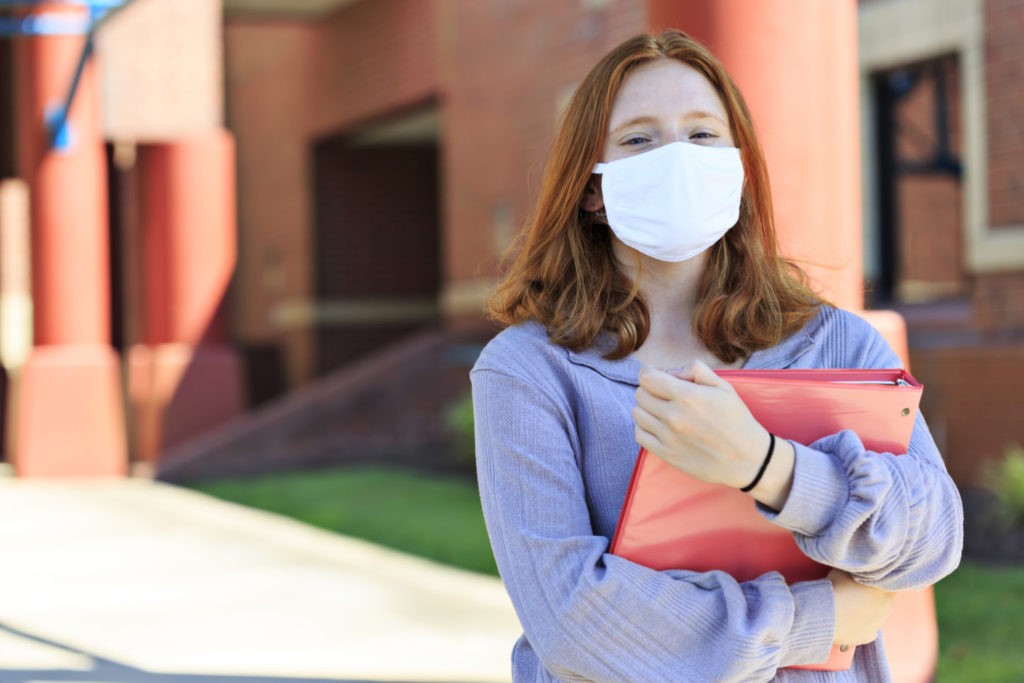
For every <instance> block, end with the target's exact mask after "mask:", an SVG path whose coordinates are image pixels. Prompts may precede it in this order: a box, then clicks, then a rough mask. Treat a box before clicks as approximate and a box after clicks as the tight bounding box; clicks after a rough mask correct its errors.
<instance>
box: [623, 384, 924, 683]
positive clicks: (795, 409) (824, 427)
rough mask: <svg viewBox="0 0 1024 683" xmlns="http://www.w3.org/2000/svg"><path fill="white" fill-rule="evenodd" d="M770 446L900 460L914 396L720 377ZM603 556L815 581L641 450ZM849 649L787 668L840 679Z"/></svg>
mask: <svg viewBox="0 0 1024 683" xmlns="http://www.w3.org/2000/svg"><path fill="white" fill-rule="evenodd" d="M717 374H718V375H719V376H721V377H722V378H724V379H726V380H728V381H729V383H730V384H732V385H733V387H734V388H735V389H736V392H737V393H738V394H739V395H740V398H742V399H743V402H744V403H745V404H746V405H747V408H748V409H749V410H750V412H751V413H752V414H753V416H754V418H756V419H757V421H758V422H760V423H761V425H763V426H764V428H765V429H767V430H768V431H770V432H772V433H774V434H775V435H776V436H778V437H781V438H784V439H791V440H793V441H796V442H798V443H802V444H809V443H812V442H813V441H816V440H817V439H819V438H821V437H823V436H828V435H830V434H835V433H836V432H839V431H842V430H844V429H851V430H853V431H854V432H855V433H856V434H857V435H858V436H859V437H860V438H861V441H863V443H864V445H865V447H866V448H868V449H869V450H872V451H876V452H880V453H892V454H895V455H899V454H902V453H906V451H907V445H908V444H909V442H910V434H911V432H912V431H913V429H914V418H915V416H916V414H917V409H918V405H919V403H920V400H921V392H922V386H921V385H920V384H919V383H918V382H917V380H915V379H914V378H913V377H911V376H910V374H909V373H907V372H906V371H905V370H900V369H883V370H720V371H718V373H717ZM611 552H612V553H614V554H615V555H619V556H621V557H624V558H626V559H628V560H632V561H633V562H637V563H638V564H642V565H644V566H647V567H651V568H652V569H659V570H662V569H689V570H693V571H712V570H716V569H718V570H722V571H725V572H728V573H729V574H730V575H732V576H733V577H734V578H735V579H736V580H738V581H748V580H751V579H753V578H756V577H757V576H760V575H761V574H764V573H765V572H768V571H772V570H775V571H778V572H780V573H781V574H782V575H783V576H784V577H785V579H786V581H787V582H788V583H795V582H797V581H806V580H811V579H820V578H823V577H824V576H825V575H826V574H827V573H828V571H829V567H826V566H824V565H821V564H818V563H817V562H814V561H813V560H811V559H810V558H808V557H807V556H806V555H804V554H803V553H802V552H801V551H800V549H799V547H798V546H797V545H796V541H794V540H793V536H792V534H791V533H790V532H789V531H787V530H786V529H784V528H782V527H780V526H777V525H775V524H772V523H771V522H769V521H768V520H766V519H765V518H764V517H763V516H761V514H760V513H759V512H758V511H757V510H756V509H755V502H754V499H753V498H751V497H750V496H748V495H747V494H745V493H742V492H740V491H738V490H736V489H733V488H729V487H726V486H722V485H719V484H709V483H707V482H703V481H700V480H698V479H694V478H693V477H690V476H689V475H687V474H684V473H683V472H681V471H680V470H678V469H676V468H675V467H672V466H671V465H669V464H668V463H666V462H665V461H664V460H662V459H661V458H658V457H656V456H653V455H651V454H649V453H647V451H646V450H643V449H641V451H640V455H639V457H638V458H637V462H636V466H635V468H634V470H633V478H632V481H630V484H629V490H628V492H627V493H626V500H625V502H624V504H623V506H622V513H621V514H620V516H619V523H618V527H617V528H616V530H615V537H614V538H613V539H612V545H611ZM852 661H853V648H849V649H848V650H847V651H846V652H840V651H839V648H838V647H833V648H832V654H831V656H830V657H829V659H828V660H827V661H825V662H821V663H818V664H813V665H805V666H800V667H795V668H802V669H819V670H826V671H842V670H845V669H848V668H849V667H850V664H851V662H852Z"/></svg>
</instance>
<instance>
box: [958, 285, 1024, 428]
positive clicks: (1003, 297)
mask: <svg viewBox="0 0 1024 683" xmlns="http://www.w3.org/2000/svg"><path fill="white" fill-rule="evenodd" d="M971 303H972V306H973V309H974V323H975V325H976V326H977V327H979V328H980V329H982V330H986V331H990V332H995V331H1010V330H1017V331H1021V330H1024V273H988V274H984V275H979V276H977V277H976V278H975V281H974V290H973V297H972V301H971ZM1022 395H1024V392H1022ZM1019 403H1021V404H1022V408H1024V400H1020V401H1019ZM1021 412H1022V413H1024V410H1022V411H1021Z"/></svg>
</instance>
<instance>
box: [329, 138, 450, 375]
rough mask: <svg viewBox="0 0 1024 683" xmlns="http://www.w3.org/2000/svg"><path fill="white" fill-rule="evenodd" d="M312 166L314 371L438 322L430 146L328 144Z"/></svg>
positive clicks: (434, 156) (433, 148)
mask: <svg viewBox="0 0 1024 683" xmlns="http://www.w3.org/2000/svg"><path fill="white" fill-rule="evenodd" d="M314 168H315V174H316V204H315V209H316V241H315V245H316V247H315V248H316V254H315V255H314V263H315V267H316V284H315V292H316V298H317V300H316V304H315V307H314V315H315V321H316V326H317V332H316V340H317V371H318V374H323V373H326V372H329V371H331V370H333V369H335V368H337V367H339V366H341V365H343V364H345V363H347V362H349V361H351V360H353V359H355V358H358V357H359V356H361V355H363V354H366V353H368V352H371V351H374V350H377V349H380V348H381V347H383V346H384V345H386V344H388V343H391V342H394V341H396V340H398V339H400V338H402V337H403V336H406V335H408V334H409V333H411V332H413V331H415V330H418V329H421V328H423V327H427V326H431V325H434V324H436V323H437V321H438V319H439V312H438V306H437V299H438V292H439V289H440V284H441V272H440V234H439V229H438V191H439V188H438V185H439V183H438V150H437V144H436V142H434V141H429V142H416V143H409V142H383V143H377V144H366V145H361V144H358V143H356V142H354V141H353V139H352V138H351V137H340V138H334V139H330V140H327V141H324V142H321V143H319V144H317V145H316V147H315V150H314Z"/></svg>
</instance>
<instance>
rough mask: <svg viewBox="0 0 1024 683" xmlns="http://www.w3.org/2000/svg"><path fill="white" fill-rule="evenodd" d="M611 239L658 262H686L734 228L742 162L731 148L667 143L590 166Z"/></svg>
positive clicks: (738, 204)
mask: <svg viewBox="0 0 1024 683" xmlns="http://www.w3.org/2000/svg"><path fill="white" fill-rule="evenodd" d="M594 173H600V174H602V176H603V177H602V179H601V194H602V196H603V198H604V207H605V211H606V213H607V214H608V224H609V225H610V226H611V228H612V231H613V232H614V233H615V236H616V237H618V238H619V239H620V240H622V242H624V243H625V244H627V245H629V246H630V247H632V248H634V249H636V250H637V251H639V252H640V253H642V254H647V255H648V256H650V257H651V258H654V259H657V260H659V261H672V262H678V261H685V260H686V259H688V258H691V257H693V256H696V255H697V254H699V253H701V252H702V251H704V250H705V249H707V248H708V247H710V246H711V245H713V244H714V243H715V242H717V241H718V240H719V239H721V237H722V235H724V234H725V233H726V232H728V231H729V228H731V227H732V226H734V225H736V221H738V220H739V217H740V198H741V196H742V192H743V162H742V160H741V159H740V151H739V150H738V149H737V148H735V147H706V146H703V145H697V144H693V143H689V142H671V143H669V144H667V145H662V146H661V147H658V148H656V149H652V150H651V151H649V152H644V153H643V154H637V155H636V156H631V157H626V158H625V159H618V160H616V161H611V162H608V163H606V164H597V165H596V166H594Z"/></svg>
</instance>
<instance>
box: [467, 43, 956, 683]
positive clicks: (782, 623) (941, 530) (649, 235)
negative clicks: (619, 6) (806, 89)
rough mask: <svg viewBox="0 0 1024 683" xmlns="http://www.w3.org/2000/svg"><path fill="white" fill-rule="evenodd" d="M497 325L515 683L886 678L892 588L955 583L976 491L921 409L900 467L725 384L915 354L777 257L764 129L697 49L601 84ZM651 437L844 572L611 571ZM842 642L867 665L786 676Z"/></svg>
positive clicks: (485, 466)
mask: <svg viewBox="0 0 1024 683" xmlns="http://www.w3.org/2000/svg"><path fill="white" fill-rule="evenodd" d="M823 229H827V226H823ZM490 312H491V314H492V315H493V317H494V318H496V319H497V320H498V321H500V322H502V323H504V324H506V325H507V326H508V327H507V328H506V329H505V330H504V331H502V332H501V333H500V334H499V335H497V337H495V338H494V339H493V340H492V341H491V342H490V344H488V346H487V347H486V348H485V350H484V352H483V353H482V354H481V356H480V358H479V360H478V362H477V364H476V366H475V367H474V369H473V371H472V380H473V394H474V408H475V411H476V433H477V459H478V473H479V482H480V492H481V497H482V500H483V507H484V515H485V517H486V521H487V527H488V531H489V534H490V537H491V543H492V546H493V549H494V554H495V557H496V559H497V563H498V568H499V570H500V572H501V576H502V579H503V580H504V583H505V586H506V587H507V589H508V592H509V595H510V596H511V598H512V602H513V604H514V605H515V608H516V611H517V614H518V615H519V619H520V621H521V623H522V626H523V630H524V634H523V637H522V638H521V639H520V640H519V641H518V642H517V643H516V645H515V648H514V650H513V677H514V679H515V680H516V681H551V680H576V681H582V680H587V681H764V680H772V679H774V680H781V681H821V680H836V681H858V682H863V681H886V680H889V674H888V668H887V666H886V661H885V655H884V652H883V651H882V647H881V644H880V642H878V641H877V640H876V636H877V634H878V630H879V628H880V626H881V623H882V621H883V620H884V618H885V616H886V615H887V614H888V611H889V609H890V605H891V599H892V598H891V594H890V591H898V590H903V589H911V588H920V587H923V586H927V585H929V584H932V583H934V582H935V581H937V580H939V579H940V578H942V577H943V576H945V575H946V574H948V573H949V572H951V571H952V570H953V569H954V568H955V567H956V566H957V564H958V562H959V558H960V548H961V542H962V512H961V506H960V500H959V496H958V494H957V491H956V489H955V487H954V485H953V483H952V481H951V480H950V478H949V476H948V475H947V473H946V471H945V468H944V466H943V463H942V459H941V457H940V456H939V453H938V452H937V450H936V447H935V445H934V442H933V441H932V438H931V436H930V435H929V433H928V429H927V427H926V425H925V423H924V421H923V420H922V418H921V417H920V415H919V416H918V417H917V421H916V425H915V429H914V433H913V437H912V440H911V444H910V448H909V452H908V453H907V454H902V455H900V456H898V457H894V456H891V455H884V454H878V453H870V452H867V451H866V450H865V449H864V447H863V445H862V444H861V442H860V440H859V439H858V438H857V437H856V436H855V435H854V434H852V433H851V432H841V433H839V434H836V435H833V436H831V437H827V438H824V439H821V440H820V441H818V442H816V443H814V444H811V445H810V446H805V445H799V444H794V443H790V442H788V441H785V440H782V439H779V440H776V439H774V438H773V437H772V436H770V435H769V433H768V432H767V431H766V430H765V429H764V428H763V427H762V426H761V425H760V424H758V423H757V422H756V421H755V420H754V418H753V417H752V416H751V415H750V413H749V411H748V410H747V409H746V407H745V406H744V405H743V402H742V401H741V400H740V399H739V398H738V396H737V395H736V393H735V392H734V391H733V390H732V388H731V386H730V385H729V384H728V383H727V382H725V381H723V380H721V379H720V378H719V377H718V376H717V375H716V374H715V373H714V372H713V370H715V369H719V368H729V367H740V366H742V367H744V368H751V369H753V368H851V367H852V368H866V367H897V366H898V365H899V360H898V359H897V357H896V355H895V354H894V353H893V351H892V350H891V349H890V348H889V347H888V346H887V345H886V344H885V342H884V341H883V340H882V339H881V338H880V337H879V336H878V335H877V334H876V333H875V332H874V330H873V329H872V328H871V327H870V326H869V325H868V324H867V323H865V322H863V321H862V320H861V319H860V318H858V317H856V316H854V315H852V314H848V313H845V312H843V311H840V310H838V309H835V308H833V307H831V306H829V305H827V304H826V303H824V302H822V301H821V300H820V299H818V298H817V297H816V296H815V295H814V294H813V293H812V292H811V291H810V290H809V289H808V288H807V287H806V285H805V284H804V283H803V281H802V279H801V277H800V275H799V273H798V271H797V270H796V269H795V268H794V267H793V266H792V265H791V264H790V263H788V262H786V261H785V260H784V259H783V258H782V257H781V256H780V255H779V253H778V248H777V245H776V235H775V229H774V226H773V217H772V206H771V199H770V196H769V188H768V179H767V173H766V166H765V161H764V158H763V156H762V154H761V150H760V148H759V146H758V142H757V139H756V137H755V135H754V130H753V125H752V123H751V120H750V115H749V113H748V112H747V109H746V106H745V104H744V103H743V100H742V98H741V96H740V94H739V92H738V91H737V89H736V86H735V85H734V83H733V82H732V80H731V78H730V77H729V76H728V74H727V73H726V72H725V70H724V68H723V67H722V65H721V64H720V63H719V62H718V61H717V60H716V59H715V58H714V57H713V56H712V55H711V54H710V53H709V52H708V51H707V50H706V49H705V48H704V47H703V46H701V45H700V44H698V43H696V42H695V41H693V40H692V39H690V38H688V37H687V36H686V35H684V34H682V33H679V32H667V33H664V34H662V35H660V36H657V37H654V36H640V37H637V38H634V39H632V40H629V41H627V42H625V43H623V44H622V45H620V46H619V47H618V48H616V49H615V50H613V51H612V52H611V53H610V54H609V55H607V56H606V57H605V58H604V59H603V60H602V61H601V62H600V63H599V64H598V65H597V66H596V67H595V68H594V69H593V71H592V72H591V73H590V74H589V75H588V76H587V77H586V79H585V80H584V81H583V83H582V84H581V86H580V87H579V89H578V90H577V92H576V94H575V96H574V97H573V99H572V101H571V103H570V105H569V107H568V110H567V111H566V114H565V117H564V119H563V121H562V125H561V126H560V129H559V131H558V133H557V137H556V139H555V143H554V149H553V151H552V154H551V157H550V159H549V162H548V165H547V167H546V170H545V176H544V181H543V186H542V189H541V193H540V197H539V200H538V203H537V206H536V210H535V213H534V215H533V218H532V220H531V222H530V225H529V229H528V230H527V231H526V233H525V239H524V241H523V243H522V244H521V248H520V250H519V251H518V254H517V256H516V258H515V260H514V262H513V263H512V264H511V266H510V269H509V271H508V273H507V275H506V277H505V279H504V281H503V282H502V283H501V285H500V287H499V289H498V291H497V293H496V294H495V296H494V298H493V299H492V301H491V307H490ZM771 444H774V451H773V457H771V458H770V459H769V458H767V453H768V451H769V450H770V449H771V448H772V446H771ZM638 446H643V447H645V448H647V449H648V450H649V451H650V452H652V453H654V454H656V455H657V456H659V457H661V458H663V459H665V460H667V461H668V462H670V463H671V464H672V465H674V466H675V467H678V468H679V469H681V470H683V471H684V472H686V473H687V474H689V475H691V476H694V477H697V478H699V479H702V480H705V481H708V482H715V483H720V484H723V485H726V486H731V487H736V488H743V489H745V490H747V491H748V492H749V495H750V496H751V497H753V498H754V499H755V500H756V501H757V502H758V503H759V506H760V507H759V509H760V511H761V513H762V514H763V515H765V516H766V517H767V518H768V519H770V520H772V521H773V522H774V523H776V524H778V525H780V526H782V527H784V528H786V529H788V530H790V531H791V532H792V533H793V534H794V537H795V538H796V539H797V542H798V544H799V545H800V548H801V550H802V551H803V552H805V553H806V554H807V555H808V556H809V557H811V558H813V559H815V560H817V561H819V562H821V563H823V564H826V565H828V566H831V567H835V568H836V569H834V570H833V571H832V572H831V573H830V574H829V576H828V578H826V579H821V580H817V581H807V582H801V583H795V584H792V585H787V584H786V583H785V582H784V581H783V579H782V577H781V576H780V575H779V574H778V573H775V572H771V573H768V574H765V575H763V576H760V577H758V578H757V579H755V580H753V581H747V582H738V581H736V580H735V579H733V578H732V577H731V576H729V575H728V574H726V573H724V572H717V571H716V572H705V573H698V572H693V571H688V570H687V569H686V567H680V568H678V569H676V570H671V571H654V570H651V569H648V568H645V567H643V566H640V565H638V564H634V563H632V562H630V561H628V560H625V559H623V558H621V557H617V556H615V555H612V554H610V553H609V552H608V546H609V542H610V539H611V537H612V535H613V534H614V531H615V526H616V522H617V520H618V516H619V511H620V509H621V506H622V502H623V498H624V496H625V493H626V489H627V487H628V484H629V479H630V474H631V472H632V468H633V464H634V462H635V460H636V455H637V452H638ZM766 463H767V467H763V465H764V464H766ZM696 522H699V520H696ZM833 643H837V644H843V645H859V646H860V647H858V648H857V649H856V655H855V658H854V662H853V665H852V668H850V669H849V670H847V671H842V672H837V673H826V672H821V671H810V670H801V669H792V668H786V667H790V666H793V665H799V664H806V663H812V662H820V661H823V660H825V659H826V658H827V657H828V655H829V651H830V649H831V647H832V645H833Z"/></svg>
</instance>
